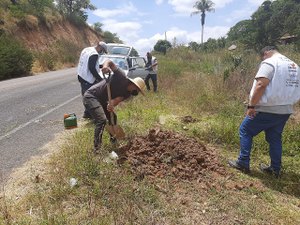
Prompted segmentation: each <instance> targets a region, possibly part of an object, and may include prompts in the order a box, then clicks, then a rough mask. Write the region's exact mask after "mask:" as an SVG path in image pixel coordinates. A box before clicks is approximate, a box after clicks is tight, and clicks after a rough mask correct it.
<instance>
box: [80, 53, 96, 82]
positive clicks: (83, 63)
mask: <svg viewBox="0 0 300 225" xmlns="http://www.w3.org/2000/svg"><path fill="white" fill-rule="evenodd" d="M92 55H98V52H97V51H96V49H95V47H88V48H85V49H83V50H82V52H81V54H80V58H79V63H78V67H77V73H78V75H79V76H80V77H81V78H82V79H84V80H85V81H87V82H89V83H90V84H93V83H94V82H95V81H96V78H95V77H94V76H93V74H92V73H91V71H90V70H89V58H90V56H92ZM95 68H96V70H97V71H99V61H98V60H97V63H96V65H95Z"/></svg>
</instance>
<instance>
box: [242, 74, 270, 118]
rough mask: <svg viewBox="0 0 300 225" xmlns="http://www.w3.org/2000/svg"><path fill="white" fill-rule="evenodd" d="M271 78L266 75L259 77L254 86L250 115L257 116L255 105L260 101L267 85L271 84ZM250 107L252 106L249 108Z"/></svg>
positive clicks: (250, 102) (248, 110) (248, 111)
mask: <svg viewBox="0 0 300 225" xmlns="http://www.w3.org/2000/svg"><path fill="white" fill-rule="evenodd" d="M269 83H270V80H269V79H268V78H265V77H260V78H257V82H256V85H255V87H254V91H253V95H252V97H251V99H250V101H249V105H248V109H247V113H246V114H247V115H248V116H250V117H254V116H255V113H256V112H255V108H254V106H255V105H256V104H257V103H258V102H259V100H260V99H261V97H262V96H263V94H264V93H265V90H266V88H267V86H268V85H269ZM249 107H250V108H249Z"/></svg>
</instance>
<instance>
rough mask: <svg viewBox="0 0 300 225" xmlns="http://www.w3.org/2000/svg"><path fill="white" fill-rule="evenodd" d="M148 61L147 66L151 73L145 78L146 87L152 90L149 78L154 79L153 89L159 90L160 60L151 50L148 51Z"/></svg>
mask: <svg viewBox="0 0 300 225" xmlns="http://www.w3.org/2000/svg"><path fill="white" fill-rule="evenodd" d="M146 57H147V63H146V67H147V68H148V70H149V74H148V75H147V76H146V78H145V83H146V87H147V90H148V91H150V89H151V88H150V84H149V79H151V80H152V84H153V91H154V92H156V91H157V69H158V62H157V59H156V57H154V56H152V55H151V53H150V52H147V55H146Z"/></svg>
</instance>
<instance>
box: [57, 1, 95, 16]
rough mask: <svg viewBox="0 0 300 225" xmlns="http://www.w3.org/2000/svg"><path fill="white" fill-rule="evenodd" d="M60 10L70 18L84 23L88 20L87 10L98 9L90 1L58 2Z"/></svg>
mask: <svg viewBox="0 0 300 225" xmlns="http://www.w3.org/2000/svg"><path fill="white" fill-rule="evenodd" d="M56 3H57V5H56V6H57V8H58V10H59V11H60V12H61V13H63V14H64V15H66V16H68V17H71V18H72V17H78V18H80V19H82V20H83V21H86V20H87V14H86V12H85V10H87V9H89V10H95V9H96V7H95V6H94V5H92V4H91V1H90V0H56Z"/></svg>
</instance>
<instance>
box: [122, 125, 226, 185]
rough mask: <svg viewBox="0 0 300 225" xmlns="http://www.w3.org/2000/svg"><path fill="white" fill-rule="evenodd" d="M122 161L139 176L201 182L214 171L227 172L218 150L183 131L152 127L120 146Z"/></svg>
mask: <svg viewBox="0 0 300 225" xmlns="http://www.w3.org/2000/svg"><path fill="white" fill-rule="evenodd" d="M118 154H119V156H120V162H123V161H124V160H126V161H128V162H129V164H130V165H131V166H132V168H133V171H134V172H135V173H136V174H137V175H138V177H139V178H143V177H144V176H150V177H154V178H163V177H165V176H172V177H175V178H177V179H183V180H198V181H201V179H203V178H204V177H208V176H209V175H210V174H211V173H214V174H219V175H224V174H225V169H224V167H223V166H222V165H221V164H220V163H219V160H218V157H217V154H216V152H214V151H213V150H211V149H208V148H206V147H205V146H204V145H203V144H201V143H199V142H197V141H196V140H195V139H193V138H189V137H185V136H184V135H182V134H179V133H175V132H171V131H162V130H160V129H151V130H150V131H149V134H148V135H147V136H136V137H134V138H133V139H131V140H130V141H129V142H128V144H127V145H125V146H123V147H121V148H119V151H118Z"/></svg>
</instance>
